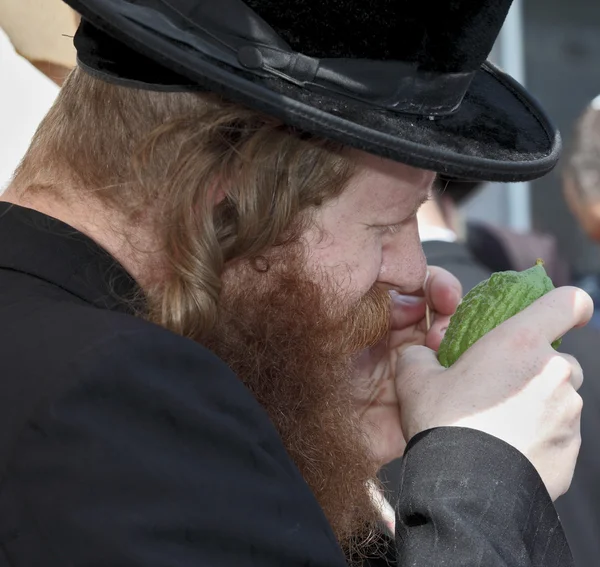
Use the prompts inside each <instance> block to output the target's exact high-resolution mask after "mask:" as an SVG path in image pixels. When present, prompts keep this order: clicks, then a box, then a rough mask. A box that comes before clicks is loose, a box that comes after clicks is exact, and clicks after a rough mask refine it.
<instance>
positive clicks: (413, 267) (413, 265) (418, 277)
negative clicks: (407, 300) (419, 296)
mask: <svg viewBox="0 0 600 567" xmlns="http://www.w3.org/2000/svg"><path fill="white" fill-rule="evenodd" d="M426 277H427V260H426V258H425V254H424V252H423V247H422V246H421V242H420V241H419V240H418V238H417V239H416V241H415V243H411V244H410V245H407V243H406V241H405V242H404V243H398V246H395V247H390V248H389V249H388V250H387V251H386V253H385V254H384V259H383V262H382V265H381V271H380V275H379V283H380V284H382V285H384V286H385V287H387V288H389V289H394V290H396V291H397V292H398V293H405V294H408V293H416V292H419V291H420V290H422V289H423V284H424V283H425V278H426Z"/></svg>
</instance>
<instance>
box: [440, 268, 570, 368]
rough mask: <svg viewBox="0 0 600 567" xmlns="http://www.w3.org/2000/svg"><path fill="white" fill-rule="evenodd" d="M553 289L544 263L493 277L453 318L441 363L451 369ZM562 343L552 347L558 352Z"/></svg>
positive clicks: (442, 346) (475, 290) (479, 286)
mask: <svg viewBox="0 0 600 567" xmlns="http://www.w3.org/2000/svg"><path fill="white" fill-rule="evenodd" d="M553 289H554V284H553V283H552V280H551V279H550V278H549V277H548V274H546V270H545V269H544V262H543V261H542V260H538V261H537V262H536V263H535V266H533V268H529V269H528V270H524V271H522V272H514V271H512V270H511V271H508V272H496V273H495V274H492V275H491V276H490V278H489V279H487V280H485V281H483V282H481V283H479V284H477V285H476V286H475V287H474V288H473V289H472V290H471V291H470V292H469V293H467V295H465V297H464V298H463V300H462V302H461V304H460V305H459V306H458V308H457V310H456V313H455V314H454V315H453V316H452V317H451V318H450V325H449V326H448V329H447V330H446V334H445V335H444V338H443V339H442V343H441V344H440V348H439V350H438V360H439V362H440V364H441V365H442V366H445V367H446V368H449V367H450V366H452V365H453V364H454V363H455V362H456V361H457V360H458V357H459V356H461V355H462V354H463V352H465V351H466V350H467V349H468V348H469V347H470V346H471V345H472V344H473V343H475V342H476V341H478V340H479V339H480V338H481V337H483V335H485V334H486V333H489V332H490V331H491V330H492V329H493V328H494V327H497V326H498V325H500V323H502V322H504V321H506V320H507V319H509V318H510V317H512V316H513V315H516V314H517V313H519V312H520V311H522V310H523V309H525V308H526V307H528V306H529V305H531V304H532V303H533V302H534V301H535V300H536V299H539V298H540V297H542V295H545V294H546V293H548V292H549V291H551V290H553ZM560 342H561V339H560V338H559V339H557V340H556V341H554V342H553V343H552V346H553V347H554V348H555V349H556V348H558V347H559V346H560Z"/></svg>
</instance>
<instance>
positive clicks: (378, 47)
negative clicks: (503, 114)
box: [244, 0, 512, 73]
mask: <svg viewBox="0 0 600 567" xmlns="http://www.w3.org/2000/svg"><path fill="white" fill-rule="evenodd" d="M244 2H245V3H246V4H247V5H248V6H249V7H250V8H251V9H252V10H253V11H254V12H256V14H258V15H259V16H260V17H261V18H262V19H263V20H265V21H266V22H267V23H268V24H269V25H270V26H271V27H272V28H273V29H274V30H275V32H276V33H277V34H278V35H279V36H281V37H282V38H283V39H284V40H285V41H286V42H287V43H288V44H289V45H290V46H291V47H292V49H294V50H295V51H298V52H300V53H303V54H305V55H308V56H311V57H318V58H332V57H340V58H342V57H343V58H353V59H375V60H396V61H405V62H409V63H416V64H417V65H418V67H419V68H421V69H423V70H426V71H434V72H442V73H445V72H458V71H474V70H476V69H477V68H478V67H479V66H480V65H481V64H482V63H483V62H484V61H485V59H486V58H487V56H488V55H489V53H490V51H491V50H492V47H493V45H494V42H495V40H496V38H497V36H498V34H499V32H500V29H501V28H502V25H503V23H504V20H505V18H506V15H507V13H508V10H509V8H510V6H511V4H512V0H284V1H281V0H244Z"/></svg>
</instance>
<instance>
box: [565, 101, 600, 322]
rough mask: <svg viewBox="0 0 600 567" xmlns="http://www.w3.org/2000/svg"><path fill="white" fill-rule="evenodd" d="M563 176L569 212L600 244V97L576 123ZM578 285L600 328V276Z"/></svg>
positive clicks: (580, 278)
mask: <svg viewBox="0 0 600 567" xmlns="http://www.w3.org/2000/svg"><path fill="white" fill-rule="evenodd" d="M562 174H563V193H564V196H565V200H566V202H567V205H568V206H569V209H570V210H571V212H572V213H573V215H574V216H575V218H576V219H577V221H578V223H579V226H580V227H581V229H582V230H583V231H584V232H585V234H586V235H587V236H588V238H590V239H591V240H593V241H595V242H600V95H599V96H598V97H596V98H595V99H594V100H593V101H592V102H591V103H590V104H589V105H588V106H587V108H586V109H585V110H584V111H583V113H582V114H581V116H580V117H579V119H578V120H577V122H576V123H575V128H574V131H573V136H572V141H571V144H570V147H569V148H568V151H567V153H566V156H565V159H564V165H563V169H562ZM575 283H576V285H579V286H581V287H582V288H583V289H585V290H586V291H587V292H588V293H589V294H590V295H591V296H592V298H593V299H594V304H595V306H596V310H595V314H594V317H593V319H592V321H591V324H593V325H594V326H596V327H599V328H600V311H599V309H600V274H598V273H580V274H577V277H576V280H575Z"/></svg>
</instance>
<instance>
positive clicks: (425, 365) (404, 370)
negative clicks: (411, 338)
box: [396, 345, 444, 390]
mask: <svg viewBox="0 0 600 567" xmlns="http://www.w3.org/2000/svg"><path fill="white" fill-rule="evenodd" d="M443 371H444V367H443V366H442V365H441V364H440V363H439V362H438V359H437V354H436V352H435V351H433V350H431V349H430V348H427V347H424V346H420V345H419V346H410V347H408V348H406V349H405V350H404V351H403V352H402V353H401V354H400V356H399V357H398V360H397V362H396V389H397V390H399V389H400V390H401V389H402V388H405V387H409V388H410V387H411V384H413V383H415V382H416V381H417V380H419V378H420V377H422V376H423V374H427V376H432V375H435V374H438V373H439V374H441V373H442V372H443Z"/></svg>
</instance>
